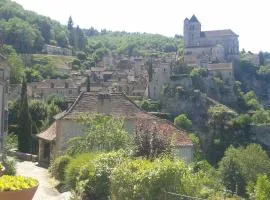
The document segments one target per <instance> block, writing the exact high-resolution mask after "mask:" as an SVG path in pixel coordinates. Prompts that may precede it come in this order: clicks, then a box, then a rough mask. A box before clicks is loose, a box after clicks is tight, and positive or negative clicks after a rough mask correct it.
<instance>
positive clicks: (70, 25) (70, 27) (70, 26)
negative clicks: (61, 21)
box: [68, 16, 73, 31]
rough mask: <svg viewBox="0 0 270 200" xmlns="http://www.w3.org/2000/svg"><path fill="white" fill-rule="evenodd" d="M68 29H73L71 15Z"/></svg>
mask: <svg viewBox="0 0 270 200" xmlns="http://www.w3.org/2000/svg"><path fill="white" fill-rule="evenodd" d="M68 30H69V31H71V30H73V20H72V17H71V16H69V19H68Z"/></svg>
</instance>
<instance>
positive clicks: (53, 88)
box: [27, 79, 80, 98]
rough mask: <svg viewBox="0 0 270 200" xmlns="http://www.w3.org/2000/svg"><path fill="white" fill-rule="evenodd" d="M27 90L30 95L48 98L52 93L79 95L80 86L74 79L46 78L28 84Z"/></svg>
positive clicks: (66, 95)
mask: <svg viewBox="0 0 270 200" xmlns="http://www.w3.org/2000/svg"><path fill="white" fill-rule="evenodd" d="M27 91H28V96H30V97H34V98H46V97H47V96H49V95H51V94H59V95H62V96H64V97H72V96H78V95H79V93H80V86H79V85H76V84H75V82H74V81H73V80H72V79H46V80H43V81H40V82H33V83H30V84H28V86H27Z"/></svg>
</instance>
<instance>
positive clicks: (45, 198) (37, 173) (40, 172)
mask: <svg viewBox="0 0 270 200" xmlns="http://www.w3.org/2000/svg"><path fill="white" fill-rule="evenodd" d="M16 169H17V175H21V176H28V177H32V178H35V179H37V180H38V181H39V186H38V190H37V192H36V194H35V196H34V198H33V200H68V199H69V197H68V196H69V195H68V193H63V194H61V193H59V192H58V191H57V190H56V189H55V188H54V187H53V186H52V185H51V184H50V178H49V174H48V170H47V169H45V168H42V167H39V166H37V163H33V162H27V161H23V162H17V164H16Z"/></svg>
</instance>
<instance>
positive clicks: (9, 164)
mask: <svg viewBox="0 0 270 200" xmlns="http://www.w3.org/2000/svg"><path fill="white" fill-rule="evenodd" d="M3 164H4V166H5V168H6V169H5V172H4V174H5V175H10V176H14V175H15V174H16V168H15V161H14V160H5V161H4V163H3Z"/></svg>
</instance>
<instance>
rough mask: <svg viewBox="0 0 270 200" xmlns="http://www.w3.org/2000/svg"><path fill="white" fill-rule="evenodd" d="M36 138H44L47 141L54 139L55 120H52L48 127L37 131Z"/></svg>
mask: <svg viewBox="0 0 270 200" xmlns="http://www.w3.org/2000/svg"><path fill="white" fill-rule="evenodd" d="M37 137H38V138H40V139H44V140H47V141H53V140H55V139H56V122H54V123H53V124H52V125H51V126H50V127H49V128H48V129H46V130H45V131H43V132H41V133H39V134H38V135H37Z"/></svg>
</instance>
